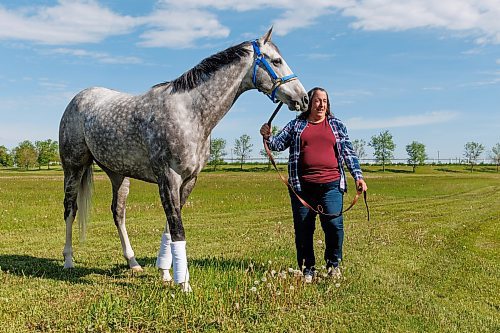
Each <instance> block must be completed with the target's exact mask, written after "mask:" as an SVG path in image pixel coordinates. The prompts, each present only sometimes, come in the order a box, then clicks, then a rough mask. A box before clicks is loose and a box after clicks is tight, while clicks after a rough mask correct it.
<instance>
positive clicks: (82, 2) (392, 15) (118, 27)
mask: <svg viewBox="0 0 500 333" xmlns="http://www.w3.org/2000/svg"><path fill="white" fill-rule="evenodd" d="M269 9H272V10H273V12H278V13H279V14H277V17H276V18H275V19H274V20H273V21H272V22H270V24H271V23H272V24H274V31H275V33H276V34H277V35H286V34H288V33H290V32H291V31H293V30H296V29H301V28H304V27H308V26H312V25H320V24H322V20H321V18H322V17H325V16H327V15H332V14H333V13H341V14H342V15H344V16H346V17H351V18H353V20H354V21H353V22H352V24H351V26H352V27H353V28H355V29H362V30H371V31H385V30H392V31H403V30H408V29H415V28H439V29H445V30H447V31H453V32H455V33H458V34H459V35H461V36H474V38H475V41H476V42H477V43H478V44H490V43H493V44H500V20H499V19H498V17H500V3H499V2H498V0H440V1H435V0H407V1H393V0H275V1H268V0H254V1H249V0H184V1H174V0H163V1H158V2H157V4H156V6H155V8H154V9H153V11H152V12H151V14H149V15H145V16H127V15H122V14H119V13H116V12H113V11H112V10H111V9H109V8H107V7H105V6H104V5H101V4H100V3H98V2H97V1H96V0H74V1H70V0H59V1H58V3H57V4H56V5H54V6H31V7H22V8H18V9H15V10H14V9H7V8H6V7H5V6H1V5H0V40H28V41H32V42H36V43H42V44H53V45H68V44H78V43H95V42H100V41H102V40H103V39H105V38H107V37H110V36H115V35H122V34H128V33H130V32H133V31H137V29H139V28H141V29H145V31H143V32H141V35H140V38H141V41H140V42H139V43H138V45H140V46H145V47H191V46H194V45H195V43H196V41H197V40H199V39H202V38H226V37H227V36H228V35H229V32H230V30H229V28H228V27H226V26H224V24H223V23H221V21H220V19H219V16H218V15H219V14H220V12H221V11H237V12H246V11H260V12H263V11H266V10H269ZM261 25H262V23H259V26H261Z"/></svg>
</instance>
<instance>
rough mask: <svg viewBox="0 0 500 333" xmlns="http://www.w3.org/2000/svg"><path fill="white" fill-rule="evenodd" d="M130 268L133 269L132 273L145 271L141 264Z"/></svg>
mask: <svg viewBox="0 0 500 333" xmlns="http://www.w3.org/2000/svg"><path fill="white" fill-rule="evenodd" d="M130 269H131V270H132V273H142V272H144V269H142V267H141V266H134V267H130Z"/></svg>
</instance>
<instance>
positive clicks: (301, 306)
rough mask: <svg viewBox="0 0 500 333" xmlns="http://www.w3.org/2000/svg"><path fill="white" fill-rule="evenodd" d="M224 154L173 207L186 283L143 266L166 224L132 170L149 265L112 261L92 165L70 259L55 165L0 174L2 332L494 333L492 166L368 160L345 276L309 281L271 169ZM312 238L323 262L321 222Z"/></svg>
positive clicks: (498, 197) (497, 209)
mask: <svg viewBox="0 0 500 333" xmlns="http://www.w3.org/2000/svg"><path fill="white" fill-rule="evenodd" d="M231 167H232V166H229V167H225V168H226V171H223V172H220V171H218V172H202V173H201V174H200V177H199V180H198V184H197V186H196V188H195V190H194V192H193V194H192V195H191V197H190V198H189V202H188V204H187V205H186V207H185V208H184V211H183V217H184V225H185V228H186V234H187V240H188V260H189V265H190V275H191V282H192V287H193V293H191V294H183V293H181V292H180V291H179V290H178V288H175V287H172V286H165V285H163V284H162V283H161V282H160V281H159V275H158V273H157V271H156V269H155V268H154V263H155V257H156V253H157V250H158V246H159V242H160V237H161V231H162V229H163V227H164V224H165V217H164V214H163V210H162V208H161V204H160V200H159V197H158V193H157V189H156V187H155V186H154V185H151V184H146V183H143V182H139V181H132V184H131V193H130V196H129V200H128V205H127V208H128V210H127V227H128V231H129V235H130V239H131V242H132V245H133V247H134V250H135V252H136V255H137V258H138V261H139V263H141V264H142V265H143V266H144V268H145V271H144V273H141V274H138V275H134V274H132V273H131V272H130V271H129V270H128V269H127V266H126V265H125V260H124V259H123V258H122V255H121V246H120V241H119V239H118V234H117V231H116V228H115V226H114V224H113V221H112V216H111V213H110V210H109V206H110V200H111V186H110V183H109V181H108V180H107V178H106V177H105V175H104V174H103V173H102V172H96V173H95V195H94V199H93V210H92V221H91V224H90V226H89V230H88V236H87V240H86V241H85V242H84V243H80V242H79V241H78V237H76V235H77V232H78V230H77V227H76V224H75V231H74V232H75V237H74V238H75V244H74V250H75V261H76V268H75V269H73V270H70V271H65V270H63V269H62V266H63V261H62V254H61V253H62V249H63V245H64V222H63V207H62V199H63V192H62V173H61V171H60V170H52V171H47V170H41V171H22V172H20V171H16V170H2V171H0V332H33V331H39V332H65V331H67V332H84V331H93V332H221V331H222V332H313V331H314V332H326V331H329V332H330V331H331V332H333V331H336V332H495V331H499V330H500V319H499V318H500V316H499V314H500V296H499V294H500V282H499V281H500V280H499V279H498V277H499V276H500V259H499V258H500V247H499V245H500V174H499V173H496V172H495V168H494V167H483V169H481V168H482V167H481V166H478V167H476V168H475V170H476V171H477V172H476V171H475V172H474V173H470V172H469V171H468V169H467V167H463V166H432V167H431V166H426V167H419V168H417V173H415V174H413V173H410V171H411V167H406V166H398V167H395V166H394V167H392V166H391V167H388V169H389V172H386V173H382V172H380V171H379V170H380V169H381V168H380V167H377V166H370V167H367V168H366V172H365V175H366V179H367V183H368V186H369V196H368V198H369V203H370V210H371V218H372V220H371V221H370V222H368V221H366V216H365V210H364V207H363V204H362V203H359V204H358V205H357V206H355V207H354V208H353V209H352V211H350V212H348V213H347V214H346V219H345V229H346V240H345V245H344V246H345V247H344V252H345V258H344V259H345V260H344V266H343V273H344V278H343V279H342V280H340V281H336V280H331V279H325V278H322V279H321V281H316V282H315V283H314V284H312V285H304V284H303V283H302V281H301V280H300V278H296V277H294V275H293V273H289V272H288V270H289V268H295V266H294V264H295V250H294V245H293V244H294V243H293V227H292V223H291V213H290V205H289V198H288V193H287V191H286V188H285V187H284V186H283V184H282V183H281V182H280V181H279V180H278V176H277V175H276V174H275V173H273V172H265V171H263V168H262V167H260V169H259V166H248V167H247V171H258V170H260V171H261V172H236V171H231V170H229V171H227V168H231ZM352 185H353V184H352V183H351V184H350V186H351V189H352V188H353V186H352ZM351 198H352V193H349V194H348V197H347V198H346V201H347V200H350V199H351ZM315 240H316V244H315V246H316V257H317V261H318V263H320V264H321V262H322V260H321V258H322V251H323V246H324V242H322V240H323V233H322V231H321V228H320V227H319V224H318V227H317V230H316V238H315ZM322 272H324V271H322ZM320 277H321V274H320Z"/></svg>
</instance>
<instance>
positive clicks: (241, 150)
mask: <svg viewBox="0 0 500 333" xmlns="http://www.w3.org/2000/svg"><path fill="white" fill-rule="evenodd" d="M252 147H253V144H251V143H250V136H249V135H247V134H243V135H242V136H240V137H239V139H236V140H235V141H234V154H235V155H236V157H237V158H238V160H239V161H240V167H241V170H243V163H245V160H246V159H247V158H249V157H250V153H251V152H252Z"/></svg>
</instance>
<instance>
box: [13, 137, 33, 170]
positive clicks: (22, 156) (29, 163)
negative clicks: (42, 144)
mask: <svg viewBox="0 0 500 333" xmlns="http://www.w3.org/2000/svg"><path fill="white" fill-rule="evenodd" d="M12 153H13V156H14V163H15V164H16V165H17V166H18V167H20V168H21V167H22V168H26V169H28V168H30V167H34V166H35V165H36V163H37V161H36V160H37V157H38V154H37V152H36V148H35V146H34V145H33V143H31V141H28V140H26V141H23V142H21V143H20V144H19V145H18V146H17V147H15V148H14V149H13V150H12Z"/></svg>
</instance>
